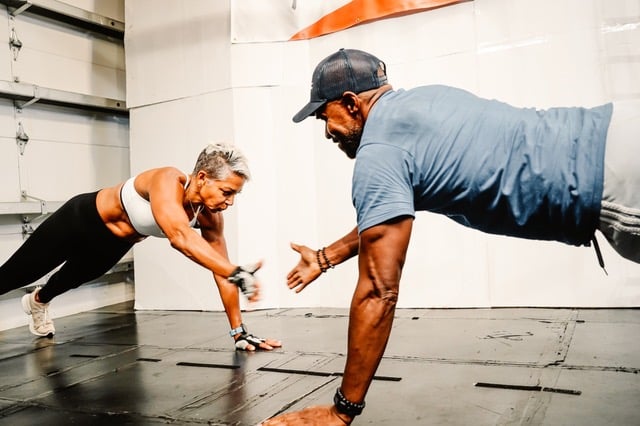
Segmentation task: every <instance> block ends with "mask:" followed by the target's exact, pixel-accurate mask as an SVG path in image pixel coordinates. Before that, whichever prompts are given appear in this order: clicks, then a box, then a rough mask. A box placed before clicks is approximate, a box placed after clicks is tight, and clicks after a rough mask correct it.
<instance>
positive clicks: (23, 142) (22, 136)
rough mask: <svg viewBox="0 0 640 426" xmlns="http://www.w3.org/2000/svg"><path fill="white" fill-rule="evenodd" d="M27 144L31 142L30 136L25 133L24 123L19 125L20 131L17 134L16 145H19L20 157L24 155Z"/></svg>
mask: <svg viewBox="0 0 640 426" xmlns="http://www.w3.org/2000/svg"><path fill="white" fill-rule="evenodd" d="M27 142H29V135H27V133H26V132H25V131H24V128H23V127H22V123H18V131H17V132H16V143H17V144H18V149H19V150H20V155H24V149H25V147H26V146H27Z"/></svg>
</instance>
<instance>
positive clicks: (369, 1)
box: [289, 0, 472, 40]
mask: <svg viewBox="0 0 640 426" xmlns="http://www.w3.org/2000/svg"><path fill="white" fill-rule="evenodd" d="M466 1H472V0H353V1H351V2H349V3H347V4H345V5H344V6H342V7H340V8H338V9H336V10H335V11H333V12H331V13H329V14H328V15H325V16H323V17H322V18H320V19H319V20H318V21H316V22H314V23H313V24H311V25H309V26H308V27H307V28H304V29H303V30H301V31H298V32H297V33H296V34H294V35H293V36H292V37H291V38H290V39H289V40H306V39H310V38H314V37H319V36H322V35H325V34H330V33H334V32H336V31H340V30H344V29H346V28H350V27H353V26H356V25H360V24H364V23H366V22H372V21H375V20H378V19H382V18H389V17H395V16H401V15H407V14H410V13H417V12H423V11H425V10H429V9H435V8H438V7H442V6H448V5H451V4H455V3H463V2H466Z"/></svg>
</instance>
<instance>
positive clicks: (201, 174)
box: [0, 144, 281, 351]
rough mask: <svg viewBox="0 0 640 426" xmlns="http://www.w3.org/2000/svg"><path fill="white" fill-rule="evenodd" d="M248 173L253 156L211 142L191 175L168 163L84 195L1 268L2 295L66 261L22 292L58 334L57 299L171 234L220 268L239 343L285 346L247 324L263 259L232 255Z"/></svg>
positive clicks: (41, 328) (32, 311) (34, 315)
mask: <svg viewBox="0 0 640 426" xmlns="http://www.w3.org/2000/svg"><path fill="white" fill-rule="evenodd" d="M248 179H249V169H248V167H247V161H246V159H245V157H244V156H243V155H242V153H241V152H240V151H238V149H237V148H235V147H234V146H233V145H230V144H212V145H209V146H207V147H206V148H205V149H204V150H203V151H202V152H201V153H200V155H199V156H198V160H197V162H196V165H195V167H194V170H193V173H192V174H190V175H187V174H185V173H184V172H182V171H180V170H178V169H176V168H174V167H162V168H157V169H151V170H147V171H145V172H142V173H140V174H139V175H137V176H134V177H132V178H130V179H129V180H127V181H126V182H124V183H120V184H118V185H116V186H113V187H110V188H105V189H102V190H100V191H98V192H93V193H88V194H81V195H77V196H75V197H73V198H72V199H71V200H69V201H67V202H66V203H65V204H64V205H63V206H62V207H61V208H60V209H58V210H57V211H56V212H55V213H53V214H52V215H51V216H49V217H48V218H47V219H46V220H45V221H44V222H43V223H42V224H41V225H40V226H39V227H38V228H37V229H36V230H35V232H33V234H32V235H31V236H30V237H29V238H28V239H27V240H26V241H25V242H24V244H23V245H22V246H21V247H20V248H19V249H18V251H16V253H15V254H14V255H13V256H11V258H10V259H9V260H8V261H7V262H6V263H5V264H4V265H2V266H0V294H3V293H6V292H8V291H10V290H13V289H16V288H20V287H23V286H25V285H27V284H30V283H32V282H34V281H36V280H37V279H39V278H40V277H42V276H44V275H45V274H47V273H49V272H51V271H52V270H53V269H54V268H56V267H57V266H59V265H61V264H63V263H64V264H63V265H62V267H61V268H60V269H59V270H58V271H57V272H55V273H54V274H53V275H51V277H50V278H49V280H48V281H47V283H46V285H45V286H43V287H42V288H37V289H36V290H35V291H33V292H32V293H30V294H26V295H25V296H24V297H23V298H22V306H23V308H24V310H25V312H26V313H27V314H28V315H30V321H29V329H30V331H31V332H32V333H33V334H35V335H37V336H53V335H54V334H55V328H54V326H53V322H52V321H51V319H50V318H49V315H48V306H49V302H50V301H51V300H52V299H53V298H55V297H56V296H58V295H60V294H62V293H64V292H66V291H67V290H70V289H72V288H75V287H78V286H80V285H81V284H83V283H86V282H88V281H91V280H93V279H95V278H97V277H99V276H101V275H103V274H104V273H105V272H107V271H108V270H109V269H111V268H112V267H113V266H114V265H115V264H116V263H117V262H118V261H119V260H120V259H121V258H122V256H123V255H124V254H125V253H126V252H127V251H129V249H131V247H132V246H133V245H134V244H135V243H137V242H139V241H142V240H143V239H145V238H146V237H147V236H150V235H152V236H156V237H166V238H167V239H168V240H169V243H170V244H171V246H172V247H173V248H175V249H176V250H178V251H180V252H181V253H183V254H184V255H185V256H187V257H188V258H189V259H191V260H193V261H194V262H196V263H198V264H200V265H202V266H204V267H205V268H207V269H209V270H210V271H212V272H213V275H214V279H215V281H216V284H217V286H218V291H219V292H220V297H221V298H222V302H223V305H224V307H225V311H226V314H227V318H228V320H229V324H230V325H231V332H230V335H231V336H232V337H233V338H234V339H235V345H236V348H237V349H241V350H250V351H253V350H256V349H267V350H270V349H273V348H274V347H279V346H281V343H280V342H279V341H276V340H270V339H259V338H257V337H255V336H253V335H251V334H249V333H248V332H247V329H246V327H245V326H244V325H243V323H242V316H241V313H240V301H239V295H238V287H239V288H240V289H242V291H243V292H244V293H245V295H246V296H247V297H248V298H249V300H250V301H255V300H258V299H259V295H260V293H259V290H260V286H259V283H258V282H257V280H256V278H255V276H254V273H255V271H257V270H258V269H259V268H260V266H261V264H260V263H257V264H255V265H252V266H245V267H241V266H236V265H234V264H232V263H230V262H229V260H228V256H227V249H226V243H225V238H224V220H223V216H222V212H223V211H224V210H226V209H227V207H229V206H231V205H233V201H234V198H235V196H236V194H237V193H239V192H240V191H241V190H242V187H243V185H244V183H245V182H246V181H247V180H248ZM193 228H199V229H200V233H198V232H197V231H195V230H194V229H193Z"/></svg>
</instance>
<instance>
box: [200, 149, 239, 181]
mask: <svg viewBox="0 0 640 426" xmlns="http://www.w3.org/2000/svg"><path fill="white" fill-rule="evenodd" d="M200 170H204V171H205V172H206V173H207V175H208V176H209V177H210V178H212V179H226V178H227V177H228V176H229V175H230V174H231V173H235V174H237V175H238V176H240V177H242V178H243V179H244V180H246V181H248V180H249V179H250V178H251V173H250V172H249V166H248V165H247V158H246V157H245V156H244V154H242V151H240V150H239V149H238V148H237V147H236V146H235V145H233V144H231V143H227V142H217V143H212V144H209V145H207V146H206V147H205V148H204V149H203V150H202V152H201V153H200V155H199V156H198V160H197V161H196V165H195V167H194V168H193V174H194V175H195V174H196V173H198V172H199V171H200Z"/></svg>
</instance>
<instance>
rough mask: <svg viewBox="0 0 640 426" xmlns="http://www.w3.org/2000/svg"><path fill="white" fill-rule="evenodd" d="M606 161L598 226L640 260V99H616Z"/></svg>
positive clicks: (620, 249) (628, 256)
mask: <svg viewBox="0 0 640 426" xmlns="http://www.w3.org/2000/svg"><path fill="white" fill-rule="evenodd" d="M604 162H605V170H604V193H603V196H602V210H601V212H600V224H599V226H598V228H599V229H600V231H601V232H602V233H603V234H604V235H605V237H606V238H607V240H608V241H609V243H610V244H611V246H612V247H613V248H614V249H615V250H616V251H617V252H618V253H619V254H620V255H621V256H623V257H625V258H626V259H629V260H632V261H634V262H637V263H640V101H637V100H636V101H623V102H615V103H614V105H613V116H612V118H611V124H610V125H609V131H608V133H607V146H606V151H605V158H604Z"/></svg>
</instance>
